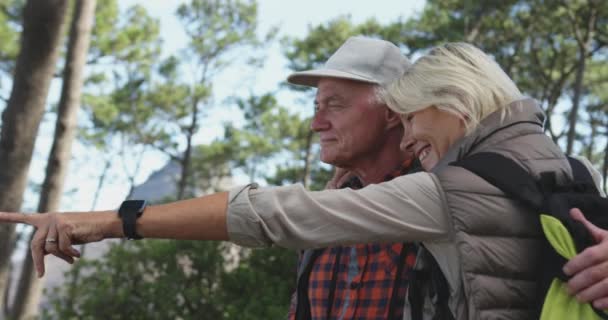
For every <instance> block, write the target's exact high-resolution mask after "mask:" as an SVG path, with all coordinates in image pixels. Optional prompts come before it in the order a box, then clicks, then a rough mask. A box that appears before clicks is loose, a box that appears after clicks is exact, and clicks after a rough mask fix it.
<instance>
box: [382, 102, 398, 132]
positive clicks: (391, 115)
mask: <svg viewBox="0 0 608 320" xmlns="http://www.w3.org/2000/svg"><path fill="white" fill-rule="evenodd" d="M384 118H385V120H386V128H387V129H392V128H394V127H396V126H400V125H401V116H399V114H398V113H397V112H395V111H393V110H391V109H389V108H388V107H387V108H385V110H384Z"/></svg>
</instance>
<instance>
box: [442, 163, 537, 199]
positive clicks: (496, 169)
mask: <svg viewBox="0 0 608 320" xmlns="http://www.w3.org/2000/svg"><path fill="white" fill-rule="evenodd" d="M450 165H452V166H458V167H462V168H465V169H467V170H469V171H471V172H473V173H475V174H476V175H478V176H479V177H481V178H483V179H484V180H486V181H487V182H489V183H491V184H492V185H494V186H495V187H497V188H499V189H500V190H502V191H503V192H504V193H506V194H507V195H509V196H511V197H513V198H515V199H519V200H520V201H522V202H524V203H525V204H526V205H528V206H531V207H532V208H534V209H540V208H541V207H542V204H543V194H542V192H541V189H540V188H539V186H538V184H537V183H536V180H535V179H534V177H533V176H532V175H530V174H529V173H528V172H527V171H526V170H524V169H523V168H522V167H521V166H519V165H518V164H517V163H515V162H514V161H513V160H511V159H509V158H507V157H505V156H502V155H500V154H497V153H491V152H481V153H476V154H473V155H470V156H467V157H465V158H464V159H461V160H459V161H456V162H452V163H450Z"/></svg>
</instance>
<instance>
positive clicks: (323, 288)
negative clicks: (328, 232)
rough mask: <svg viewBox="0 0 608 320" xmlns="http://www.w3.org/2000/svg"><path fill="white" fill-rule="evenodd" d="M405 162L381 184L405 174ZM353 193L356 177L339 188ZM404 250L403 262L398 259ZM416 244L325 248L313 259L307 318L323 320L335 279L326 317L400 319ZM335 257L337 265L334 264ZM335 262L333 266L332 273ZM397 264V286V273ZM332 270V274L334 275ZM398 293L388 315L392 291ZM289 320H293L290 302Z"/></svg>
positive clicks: (409, 165) (408, 166)
mask: <svg viewBox="0 0 608 320" xmlns="http://www.w3.org/2000/svg"><path fill="white" fill-rule="evenodd" d="M412 169H413V166H412V163H411V161H409V162H406V163H404V164H403V165H402V166H401V167H400V168H399V169H398V170H395V172H393V173H391V174H389V175H387V176H386V177H385V181H389V180H392V179H393V178H395V177H397V176H401V175H404V174H407V173H411V172H412V171H413V170H412ZM347 187H348V188H352V189H359V188H361V187H362V184H361V182H360V181H359V179H356V178H354V179H351V180H350V181H348V182H347V183H346V184H344V185H343V186H342V188H347ZM402 250H404V254H405V259H404V260H401V253H402ZM417 252H418V246H417V245H415V244H413V243H385V244H358V245H354V246H342V247H332V248H325V249H323V252H322V253H321V255H320V256H319V257H318V258H317V259H316V261H314V266H313V268H312V271H311V273H310V279H309V285H308V297H309V301H310V308H311V310H310V311H311V315H312V319H313V320H318V319H326V318H327V312H328V306H329V303H330V301H329V295H330V287H331V283H332V280H333V279H335V281H336V283H335V291H334V299H333V301H332V302H331V303H332V307H331V315H330V319H383V320H384V319H401V318H402V316H403V307H404V302H405V296H406V292H407V288H408V280H409V275H410V273H411V271H412V269H413V266H414V264H415V262H416V254H417ZM338 257H339V260H340V261H339V262H338V261H336V260H337V258H338ZM336 263H339V265H338V266H337V269H336V265H335V264H336ZM401 263H403V264H404V265H403V267H402V272H401V277H400V281H399V283H396V282H397V281H396V280H397V271H398V267H399V264H401ZM335 270H337V272H336V273H335V275H334V271H335ZM394 290H398V292H397V296H396V300H395V302H396V303H395V305H394V306H393V308H392V310H391V312H392V314H393V315H392V316H389V314H388V313H389V305H390V303H391V297H392V295H393V291H394ZM289 314H290V316H289V319H294V318H295V317H294V315H295V304H293V303H292V305H291V310H290V313H289Z"/></svg>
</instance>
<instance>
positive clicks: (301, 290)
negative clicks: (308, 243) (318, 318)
mask: <svg viewBox="0 0 608 320" xmlns="http://www.w3.org/2000/svg"><path fill="white" fill-rule="evenodd" d="M323 250H324V249H316V250H314V251H313V253H312V255H311V256H310V260H309V261H308V264H307V265H306V267H305V269H304V271H303V272H302V275H301V276H300V279H299V280H298V283H297V287H296V292H297V293H296V299H297V300H296V315H295V319H296V320H310V319H311V318H312V315H311V313H310V300H309V299H308V282H309V279H310V272H311V271H312V267H313V266H314V265H315V261H316V260H317V258H318V257H319V256H320V255H321V253H323Z"/></svg>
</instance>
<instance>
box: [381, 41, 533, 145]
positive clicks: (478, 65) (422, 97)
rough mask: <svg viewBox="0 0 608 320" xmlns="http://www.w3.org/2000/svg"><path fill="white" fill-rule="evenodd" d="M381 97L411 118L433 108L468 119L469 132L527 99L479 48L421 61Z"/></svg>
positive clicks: (440, 50) (447, 49) (463, 46)
mask: <svg viewBox="0 0 608 320" xmlns="http://www.w3.org/2000/svg"><path fill="white" fill-rule="evenodd" d="M381 95H382V97H383V100H384V101H385V102H386V104H387V105H388V106H389V108H391V109H392V110H393V111H395V112H398V113H401V114H407V113H411V112H415V111H419V110H421V109H425V108H428V107H431V106H435V107H437V108H438V109H440V110H443V111H447V112H451V113H454V114H456V115H457V116H459V117H461V118H462V119H463V120H465V124H466V129H467V133H470V132H471V131H472V130H474V129H475V128H476V127H477V125H478V124H479V122H480V121H481V120H482V119H484V118H485V117H487V116H488V115H489V114H491V113H493V112H495V111H497V110H502V112H503V113H502V117H504V116H505V115H506V112H505V110H506V109H505V107H506V106H507V105H508V104H509V103H511V102H513V101H515V100H519V99H521V98H523V96H522V94H521V92H520V91H519V89H518V88H517V86H515V83H513V80H511V78H509V76H508V75H507V74H506V73H505V72H504V71H503V70H502V69H501V68H500V66H499V65H498V64H497V63H496V62H495V61H494V60H493V59H492V58H490V57H489V56H488V55H486V54H485V53H484V52H483V51H481V50H479V49H478V48H476V47H475V46H473V45H471V44H468V43H463V42H456V43H446V44H444V45H441V46H438V47H435V48H433V49H432V50H431V51H430V52H429V53H428V54H427V55H425V56H423V57H421V58H419V59H418V60H417V61H416V62H415V63H414V64H413V65H412V66H411V67H410V68H408V69H407V70H406V71H405V72H404V74H403V75H402V76H401V77H400V78H399V79H398V80H396V81H395V82H393V83H392V84H390V85H389V86H388V87H386V88H382V89H381Z"/></svg>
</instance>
